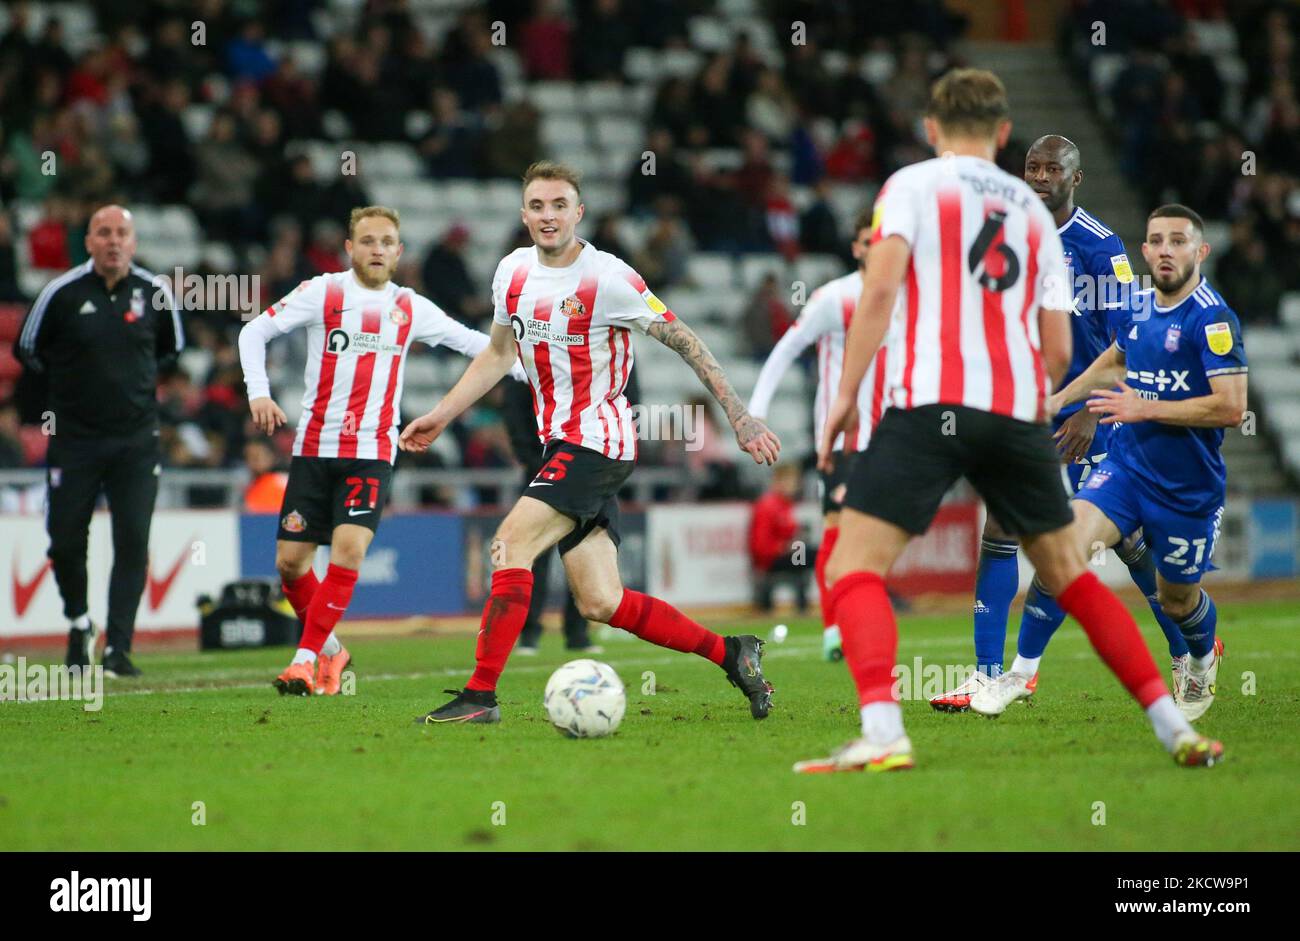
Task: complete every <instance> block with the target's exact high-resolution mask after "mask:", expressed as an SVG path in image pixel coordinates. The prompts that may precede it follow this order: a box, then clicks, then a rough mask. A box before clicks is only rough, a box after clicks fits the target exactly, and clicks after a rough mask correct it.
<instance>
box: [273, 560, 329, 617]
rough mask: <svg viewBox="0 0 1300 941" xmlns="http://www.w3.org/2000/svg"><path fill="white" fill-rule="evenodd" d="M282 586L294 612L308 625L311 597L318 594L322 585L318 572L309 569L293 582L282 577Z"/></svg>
mask: <svg viewBox="0 0 1300 941" xmlns="http://www.w3.org/2000/svg"><path fill="white" fill-rule="evenodd" d="M280 587H281V588H283V589H284V596H285V597H286V598H288V599H289V604H291V605H292V606H293V613H294V614H296V615H298V620H299V621H301V622H302V623H303V624H304V625H306V623H307V608H308V607H309V606H310V605H311V599H312V598H313V597H315V595H316V589H317V588H319V587H320V579H319V578H317V577H316V572H315V571H313V570H312V569H308V570H307V574H306V575H300V576H299V577H298V578H297V579H296V580H294V581H292V582H286V581H285V580H284V579H283V578H282V579H280Z"/></svg>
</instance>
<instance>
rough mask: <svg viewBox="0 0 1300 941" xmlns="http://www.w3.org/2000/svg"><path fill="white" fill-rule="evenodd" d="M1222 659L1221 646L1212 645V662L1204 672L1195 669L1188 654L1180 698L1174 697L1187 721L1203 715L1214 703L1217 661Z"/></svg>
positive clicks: (1217, 673)
mask: <svg viewBox="0 0 1300 941" xmlns="http://www.w3.org/2000/svg"><path fill="white" fill-rule="evenodd" d="M1222 659H1223V648H1222V647H1220V646H1219V644H1218V643H1217V641H1216V643H1215V645H1214V662H1213V663H1211V664H1210V668H1209V669H1208V670H1206V671H1205V672H1204V673H1198V672H1197V671H1196V664H1194V663H1192V662H1191V658H1190V656H1189V658H1188V663H1187V679H1186V680H1185V681H1184V685H1183V696H1182V698H1181V699H1178V698H1177V697H1175V701H1176V702H1177V703H1178V708H1179V709H1181V710H1182V713H1183V716H1184V717H1186V719H1187V721H1188V722H1195V721H1196V720H1197V719H1199V718H1200V717H1201V716H1203V715H1205V713H1206V711H1207V710H1208V709H1209V708H1210V706H1212V705H1214V687H1215V683H1216V681H1217V680H1218V678H1219V661H1220V660H1222Z"/></svg>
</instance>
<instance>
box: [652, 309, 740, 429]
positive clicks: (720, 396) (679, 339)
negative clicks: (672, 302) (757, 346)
mask: <svg viewBox="0 0 1300 941" xmlns="http://www.w3.org/2000/svg"><path fill="white" fill-rule="evenodd" d="M649 333H650V336H652V337H654V338H655V339H656V340H658V341H659V342H660V343H662V344H663V345H664V346H666V347H668V348H669V349H670V350H674V351H675V352H676V353H677V355H678V356H680V357H681V358H682V359H684V360H686V362H687V363H688V364H689V365H690V367H691V368H692V369H694V370H695V375H697V376H699V377H700V382H702V383H704V387H705V388H706V389H708V390H709V391H710V392H711V393H713V397H714V398H715V399H717V400H718V404H719V405H721V406H722V410H723V411H724V412H726V414H727V421H728V422H730V423H731V424H732V426H733V427H734V426H735V424H736V422H737V421H739V420H740V419H742V418H745V417H746V416H747V414H748V413H747V410H746V409H745V403H744V402H742V401H741V400H740V396H738V395H736V390H735V389H733V388H732V387H731V383H730V382H729V381H727V377H726V375H725V374H724V373H723V371H722V367H721V366H719V365H718V361H717V360H716V359H714V357H713V354H712V353H710V352H709V348H708V347H707V346H705V345H704V341H703V340H701V339H700V338H699V337H698V336H696V335H695V331H694V330H692V329H691V328H690V327H688V326H686V324H684V323H682V322H681V321H680V320H670V321H660V322H658V323H654V324H651V325H650V330H649Z"/></svg>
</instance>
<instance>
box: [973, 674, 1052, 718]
mask: <svg viewBox="0 0 1300 941" xmlns="http://www.w3.org/2000/svg"><path fill="white" fill-rule="evenodd" d="M1037 686H1038V674H1037V673H1035V674H1034V675H1033V676H1030V675H1029V674H1028V673H1003V674H1002V675H1001V676H999V677H998V678H997V679H996V680H994V681H993V682H992V683H989V684H988V685H987V686H985V687H984V688H983V689H981V690H980V691H979V692H977V693H976V694H975V695H974V696H972V697H971V698H970V711H971V712H974V713H976V714H978V715H981V716H1000V715H1002V713H1004V712H1006V711H1007V706H1009V705H1011V704H1012V703H1013V702H1015V701H1016V700H1018V699H1028V698H1029V697H1030V696H1032V695H1034V689H1035V688H1036V687H1037Z"/></svg>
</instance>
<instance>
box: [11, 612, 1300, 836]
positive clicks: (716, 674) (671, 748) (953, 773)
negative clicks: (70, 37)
mask: <svg viewBox="0 0 1300 941" xmlns="http://www.w3.org/2000/svg"><path fill="white" fill-rule="evenodd" d="M1140 620H1141V622H1142V623H1143V627H1144V631H1145V632H1146V634H1147V637H1148V639H1149V640H1150V641H1151V642H1152V645H1153V649H1155V650H1156V651H1158V654H1159V656H1158V662H1159V663H1160V665H1161V667H1162V669H1164V668H1166V667H1167V664H1168V658H1167V656H1166V655H1165V653H1164V646H1163V640H1162V639H1161V638H1160V636H1159V633H1158V631H1157V630H1156V628H1155V626H1154V624H1153V623H1152V621H1151V617H1150V614H1149V613H1147V612H1143V613H1142V616H1141V617H1140ZM1297 624H1300V604H1296V603H1279V602H1270V603H1259V604H1232V605H1224V609H1221V611H1220V622H1219V625H1220V631H1221V633H1222V635H1223V637H1224V638H1225V641H1226V643H1227V648H1228V656H1227V658H1226V659H1225V660H1224V662H1223V666H1222V668H1221V671H1220V674H1219V698H1218V700H1217V701H1216V703H1215V705H1214V707H1213V708H1212V709H1211V711H1210V712H1209V714H1208V715H1207V716H1206V718H1205V719H1203V720H1202V721H1201V723H1200V725H1201V727H1202V729H1203V730H1204V731H1206V732H1207V733H1211V734H1213V735H1215V736H1217V737H1220V738H1222V739H1223V741H1224V742H1225V744H1226V747H1227V760H1226V762H1225V763H1224V764H1222V765H1220V766H1218V767H1216V768H1212V769H1209V770H1208V771H1207V770H1185V769H1181V768H1178V767H1175V765H1174V764H1173V762H1172V761H1171V760H1170V759H1169V758H1168V757H1167V756H1166V754H1165V753H1164V751H1163V750H1162V749H1161V748H1160V747H1159V746H1158V745H1157V744H1156V742H1155V739H1154V737H1153V736H1152V734H1151V732H1150V729H1149V726H1148V724H1147V721H1146V719H1145V717H1144V716H1143V715H1142V714H1141V713H1140V711H1139V710H1138V709H1137V707H1136V706H1135V705H1134V704H1133V703H1132V702H1131V701H1130V700H1129V698H1128V697H1127V695H1126V694H1125V693H1124V692H1123V690H1122V689H1121V688H1120V687H1119V685H1118V684H1117V683H1116V682H1115V680H1114V679H1112V678H1111V676H1110V675H1109V674H1108V673H1107V672H1106V671H1105V669H1104V667H1103V666H1102V665H1101V664H1100V662H1099V661H1098V660H1097V659H1096V658H1095V657H1094V656H1093V655H1092V653H1091V650H1090V648H1089V647H1088V646H1087V642H1086V640H1085V639H1084V637H1083V634H1082V632H1081V631H1080V630H1079V629H1078V627H1077V626H1075V625H1073V624H1072V623H1071V624H1067V626H1066V627H1065V628H1063V629H1062V631H1061V633H1060V635H1058V637H1057V638H1056V640H1055V641H1054V643H1053V645H1052V647H1051V648H1050V649H1049V650H1048V654H1047V658H1046V660H1045V661H1044V670H1043V672H1042V679H1041V683H1040V687H1039V692H1038V694H1037V696H1036V697H1035V701H1034V703H1033V704H1032V705H1029V706H1023V705H1016V706H1013V707H1012V708H1011V709H1010V710H1008V712H1007V714H1006V715H1004V716H1003V717H1002V718H1001V719H998V720H989V719H982V718H978V717H976V716H973V715H970V714H966V715H941V714H939V713H936V712H933V711H932V710H931V709H930V707H929V705H928V704H927V703H925V702H924V701H910V702H906V703H904V707H903V708H904V716H905V720H906V722H907V727H908V731H909V733H910V735H911V737H912V741H913V742H914V744H915V746H916V756H917V767H916V769H915V770H913V771H910V772H905V773H896V774H886V775H863V774H842V775H818V776H811V777H809V776H797V775H795V774H792V773H791V771H790V765H791V763H792V762H794V761H795V760H797V759H801V758H810V757H816V756H819V755H823V754H825V753H826V752H827V750H828V749H829V748H831V747H832V746H835V745H838V744H840V743H841V742H842V741H844V740H846V739H848V738H850V737H852V736H853V735H854V734H855V731H856V728H857V714H856V708H855V702H854V699H853V689H852V685H851V683H850V681H849V678H848V675H847V671H846V670H845V668H844V666H843V665H842V664H837V665H832V664H827V663H824V662H823V661H822V660H821V659H820V647H819V640H820V639H819V635H818V632H817V628H816V627H815V625H814V624H813V622H812V621H807V620H805V621H801V622H800V621H796V622H794V623H792V624H791V633H790V637H789V639H788V640H787V641H786V642H785V643H784V644H775V643H769V644H768V647H767V650H768V656H767V659H766V670H767V673H768V676H769V678H770V679H771V680H772V681H773V682H774V684H775V685H776V689H777V692H776V698H775V708H774V709H773V712H772V715H771V717H770V718H769V719H767V720H766V721H763V722H756V721H754V720H753V719H751V718H750V717H749V711H748V708H747V706H746V702H745V700H744V698H743V697H742V696H741V695H740V693H739V692H738V691H737V690H735V689H733V688H732V687H731V686H729V685H728V684H727V682H726V680H725V679H724V677H723V675H722V673H721V671H720V670H718V668H716V667H714V666H712V665H711V664H709V663H706V662H704V661H703V660H700V659H699V658H696V657H693V656H689V655H684V654H674V653H672V652H670V651H664V650H660V649H658V648H654V647H650V646H648V645H646V644H643V643H641V642H639V641H635V640H623V639H615V640H611V641H608V642H607V643H606V652H605V654H603V655H602V656H601V658H600V659H603V660H606V661H608V662H609V663H610V664H612V665H613V666H614V667H615V669H617V670H618V672H619V675H620V676H621V677H622V678H623V681H624V682H625V683H626V684H627V686H628V694H629V695H628V709H627V716H626V718H625V719H624V721H623V725H622V728H621V729H620V730H619V732H618V734H617V735H616V736H614V737H612V738H609V739H604V740H593V741H573V740H568V739H564V738H562V737H560V736H559V735H558V734H557V733H556V732H555V731H554V730H553V729H552V728H551V727H550V726H549V725H548V724H547V722H546V719H545V716H544V713H543V711H542V708H541V694H542V688H543V686H544V684H545V681H546V678H547V676H548V675H549V673H550V671H551V670H552V669H554V668H555V667H556V666H558V665H559V664H560V663H562V662H563V661H564V660H566V659H569V658H568V657H566V656H565V653H564V651H563V650H562V649H561V647H560V645H559V642H558V639H557V638H556V636H555V635H554V634H548V636H547V637H546V638H545V639H544V641H543V647H542V655H541V656H540V657H537V658H523V657H515V658H514V659H513V661H512V663H511V665H510V667H509V668H508V669H507V672H506V675H505V678H504V680H503V682H502V686H501V691H500V692H501V700H502V713H503V717H504V721H503V723H502V724H501V725H499V726H459V727H453V728H429V729H425V728H418V727H416V726H415V725H413V724H412V719H413V718H414V717H415V716H417V715H419V714H421V713H423V712H425V711H427V710H428V709H430V708H432V707H434V706H437V705H440V704H441V703H442V702H443V701H445V699H446V698H447V697H445V696H444V695H443V693H442V692H441V691H442V689H443V688H444V687H450V686H456V685H458V684H459V683H461V682H463V681H464V679H465V677H466V675H467V674H466V672H465V665H466V664H467V663H469V662H470V658H471V655H472V646H473V641H472V638H471V637H469V636H465V635H461V636H450V637H436V638H435V637H402V638H392V639H356V640H354V641H352V642H351V643H350V644H349V646H350V647H351V648H352V649H353V652H354V654H355V656H356V659H357V681H356V694H355V695H353V696H339V697H335V698H331V699H322V698H317V699H314V700H307V699H301V698H287V697H286V698H282V697H280V696H278V695H277V694H276V693H275V691H274V690H273V689H272V688H271V685H270V680H271V678H272V677H273V676H274V675H275V674H276V673H277V672H279V670H280V668H281V667H282V666H283V664H284V663H285V662H287V658H288V652H287V651H286V650H264V651H255V652H237V653H226V654H203V655H200V654H187V655H167V656H164V655H161V654H160V655H152V656H151V655H147V654H146V655H141V656H139V657H138V659H137V663H138V664H139V666H140V667H141V668H142V669H143V670H145V671H146V676H145V677H144V678H143V679H142V680H141V681H136V682H134V683H128V682H125V681H113V680H109V681H108V683H109V696H108V698H107V699H106V700H105V702H104V708H103V709H102V711H100V712H98V713H87V712H85V711H83V709H82V707H81V704H80V703H73V702H38V703H24V704H15V703H4V704H0V754H2V755H3V759H2V760H0V849H24V850H73V849H75V850H108V849H126V850H145V849H163V850H205V849H225V850H235V849H240V850H245V849H256V850H278V849H285V850H302V849H322V850H326V849H357V850H388V849H394V850H395V849H401V850H446V849H500V850H539V849H557V850H570V849H613V850H623V849H649V850H705V849H707V850H717V849H728V850H742V849H754V850H810V849H836V850H871V849H946V850H953V849H982V848H989V849H1051V850H1263V849H1292V850H1294V849H1297V848H1300V809H1298V805H1297V801H1296V786H1295V781H1296V778H1297V771H1300V743H1298V742H1297V723H1296V716H1297V715H1298V714H1300V677H1298V676H1297V667H1300V661H1297V647H1296V643H1295V629H1296V626H1297ZM712 626H713V627H715V628H719V629H727V630H731V631H733V632H737V631H736V628H737V627H745V628H748V629H750V630H756V631H757V632H759V633H760V634H762V635H764V636H766V635H767V634H768V633H769V629H770V624H769V623H768V622H763V623H762V624H759V623H756V622H750V623H748V624H742V625H737V624H735V623H732V624H730V625H718V624H715V625H712ZM901 634H902V648H901V651H900V659H901V660H902V661H903V662H904V663H906V664H909V665H910V664H912V663H913V658H914V657H918V656H919V657H921V658H923V662H924V663H925V664H938V665H944V664H949V663H954V664H955V663H967V662H969V661H970V659H971V640H970V625H969V618H965V617H955V616H944V617H905V618H903V619H902V625H901ZM343 636H344V638H345V640H346V639H347V633H346V626H345V627H344V629H343ZM1013 638H1014V625H1013ZM645 671H653V672H654V678H655V680H656V682H657V690H656V692H655V694H654V695H647V694H646V693H644V692H643V682H644V681H643V674H644V673H645ZM1248 673H1249V674H1253V675H1254V693H1253V694H1250V695H1247V694H1243V684H1244V683H1248V682H1249V676H1247V677H1246V678H1245V679H1243V674H1248ZM146 690H151V691H152V692H147V693H146V692H145V691H146ZM196 802H202V809H203V812H204V813H205V815H206V824H205V825H202V826H198V825H195V823H194V822H193V821H194V819H195V817H196V816H197V811H196V809H195V805H196ZM1103 818H1104V825H1098V823H1099V821H1101V820H1102V819H1103Z"/></svg>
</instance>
